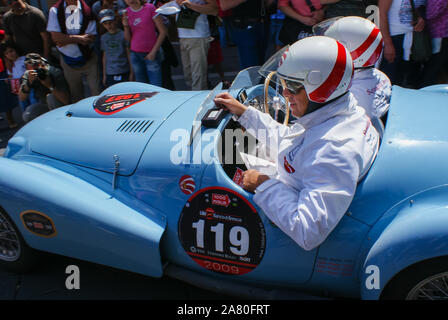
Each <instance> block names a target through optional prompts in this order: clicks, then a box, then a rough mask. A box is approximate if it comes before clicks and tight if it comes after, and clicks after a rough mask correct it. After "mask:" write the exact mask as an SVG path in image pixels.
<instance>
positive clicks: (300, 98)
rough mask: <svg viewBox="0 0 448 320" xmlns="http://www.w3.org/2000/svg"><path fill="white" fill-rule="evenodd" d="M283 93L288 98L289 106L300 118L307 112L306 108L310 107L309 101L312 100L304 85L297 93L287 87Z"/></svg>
mask: <svg viewBox="0 0 448 320" xmlns="http://www.w3.org/2000/svg"><path fill="white" fill-rule="evenodd" d="M283 95H284V96H285V97H286V98H288V100H289V107H290V108H291V112H292V114H293V115H294V116H295V117H298V118H300V117H301V116H303V115H304V114H305V112H306V109H307V108H308V103H309V102H310V100H309V99H308V96H307V94H306V91H305V88H303V87H302V88H301V89H300V90H299V91H298V92H297V93H296V94H293V93H291V91H289V90H288V88H285V89H284V91H283Z"/></svg>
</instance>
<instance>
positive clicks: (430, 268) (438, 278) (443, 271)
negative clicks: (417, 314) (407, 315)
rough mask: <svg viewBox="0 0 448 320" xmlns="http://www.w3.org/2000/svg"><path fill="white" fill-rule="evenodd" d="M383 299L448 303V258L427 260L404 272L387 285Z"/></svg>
mask: <svg viewBox="0 0 448 320" xmlns="http://www.w3.org/2000/svg"><path fill="white" fill-rule="evenodd" d="M381 299H384V300H447V301H448V257H440V258H434V259H430V260H426V261H423V262H420V263H417V264H415V265H413V266H410V267H408V268H407V269H405V270H403V271H402V272H400V273H399V274H398V275H397V276H395V277H394V278H393V279H392V281H390V282H389V283H388V284H387V285H386V288H385V289H384V291H383V294H382V295H381Z"/></svg>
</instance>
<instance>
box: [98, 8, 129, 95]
mask: <svg viewBox="0 0 448 320" xmlns="http://www.w3.org/2000/svg"><path fill="white" fill-rule="evenodd" d="M100 23H101V24H102V25H103V27H104V28H105V29H106V31H107V32H106V33H104V34H103V35H102V36H101V51H102V52H103V85H104V86H105V87H109V86H111V85H113V84H116V83H119V82H123V81H129V80H131V79H132V78H133V77H134V75H133V73H132V69H131V67H130V65H131V52H130V50H129V47H128V42H127V41H126V40H125V38H124V32H123V31H122V30H120V29H118V27H117V23H116V21H115V13H114V11H113V10H111V9H104V10H101V12H100Z"/></svg>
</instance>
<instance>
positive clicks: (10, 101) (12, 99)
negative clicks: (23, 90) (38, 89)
mask: <svg viewBox="0 0 448 320" xmlns="http://www.w3.org/2000/svg"><path fill="white" fill-rule="evenodd" d="M7 78H8V73H7V71H6V67H5V65H4V63H3V59H2V58H0V97H1V101H0V112H4V113H5V114H6V121H8V128H9V129H14V128H16V127H17V126H18V124H17V123H16V122H15V121H14V118H13V116H12V110H13V109H14V108H15V107H16V106H17V104H18V101H17V97H16V96H15V95H14V94H12V92H11V88H10V86H9V80H8V79H7Z"/></svg>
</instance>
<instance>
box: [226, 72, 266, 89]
mask: <svg viewBox="0 0 448 320" xmlns="http://www.w3.org/2000/svg"><path fill="white" fill-rule="evenodd" d="M259 69H260V66H256V67H249V68H247V69H244V70H241V71H240V72H239V73H238V75H237V76H236V77H235V79H234V80H233V82H232V86H231V87H230V89H229V90H233V89H241V88H247V87H252V86H255V85H257V84H259V83H260V81H261V77H260V74H259Z"/></svg>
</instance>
